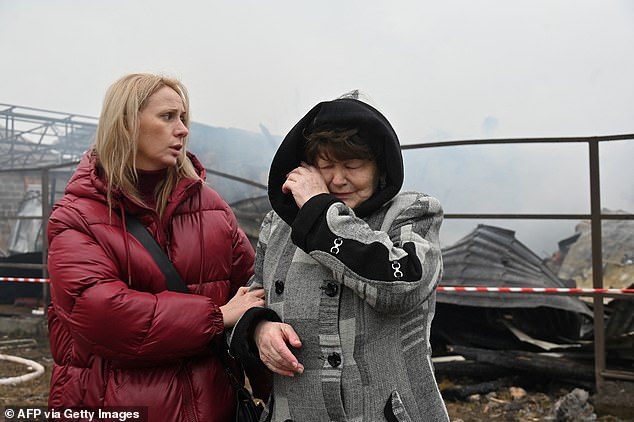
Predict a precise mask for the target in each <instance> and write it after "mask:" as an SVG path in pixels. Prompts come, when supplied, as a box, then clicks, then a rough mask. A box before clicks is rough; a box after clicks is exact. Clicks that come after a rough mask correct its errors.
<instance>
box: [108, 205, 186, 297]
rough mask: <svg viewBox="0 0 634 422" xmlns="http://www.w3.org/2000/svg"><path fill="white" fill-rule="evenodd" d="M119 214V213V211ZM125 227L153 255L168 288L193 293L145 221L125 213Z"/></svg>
mask: <svg viewBox="0 0 634 422" xmlns="http://www.w3.org/2000/svg"><path fill="white" fill-rule="evenodd" d="M117 214H119V213H118V212H117ZM125 227H126V229H127V230H128V233H130V234H132V236H134V237H136V239H137V240H138V241H139V242H141V244H142V245H143V246H144V247H145V249H147V251H148V252H149V253H150V255H152V258H154V261H155V262H156V265H158V267H159V269H160V270H161V272H162V273H163V275H164V276H165V282H166V283H167V289H168V290H171V291H173V292H179V293H191V291H190V290H189V289H188V288H187V285H186V284H185V282H184V281H183V279H182V278H181V276H180V274H179V273H178V271H177V270H176V268H175V267H174V264H172V262H171V261H170V260H169V258H168V257H167V255H165V252H163V249H161V247H160V246H159V244H158V243H157V242H156V239H154V238H153V237H152V235H151V234H150V232H148V231H147V229H146V228H145V226H144V225H143V223H141V222H140V221H139V219H138V218H136V217H135V216H133V215H130V214H126V215H125Z"/></svg>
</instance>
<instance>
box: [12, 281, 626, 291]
mask: <svg viewBox="0 0 634 422" xmlns="http://www.w3.org/2000/svg"><path fill="white" fill-rule="evenodd" d="M0 281H16V282H23V283H48V282H49V281H50V280H49V279H48V278H31V277H0ZM436 290H437V291H439V292H479V293H569V294H570V293H573V294H579V295H586V294H587V295H592V294H600V293H603V294H634V289H587V288H579V287H483V286H439V287H438V288H437V289H436Z"/></svg>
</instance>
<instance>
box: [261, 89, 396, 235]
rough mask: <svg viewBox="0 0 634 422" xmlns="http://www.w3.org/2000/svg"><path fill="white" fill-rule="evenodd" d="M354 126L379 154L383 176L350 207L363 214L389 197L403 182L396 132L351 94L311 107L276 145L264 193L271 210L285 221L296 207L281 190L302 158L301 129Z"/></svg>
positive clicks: (297, 209) (303, 155) (363, 215)
mask: <svg viewBox="0 0 634 422" xmlns="http://www.w3.org/2000/svg"><path fill="white" fill-rule="evenodd" d="M351 128H358V129H359V135H360V136H361V138H362V139H364V140H365V141H366V142H367V143H368V144H369V146H370V148H372V149H373V150H374V151H375V152H377V153H378V155H379V158H378V159H377V164H378V168H379V171H380V172H382V174H383V175H384V176H385V184H382V185H381V186H380V187H379V188H378V189H377V191H376V192H375V193H374V195H372V197H371V198H370V199H368V200H367V201H365V202H363V203H362V204H361V205H359V206H358V207H357V208H355V209H354V212H355V214H356V215H357V216H358V217H361V218H363V217H365V216H367V215H369V214H371V213H372V212H373V211H375V210H377V209H378V208H380V207H381V206H382V205H383V204H385V203H386V202H388V201H389V200H390V199H392V198H393V197H394V196H395V195H396V194H397V193H398V192H399V191H400V189H401V186H402V185H403V157H402V155H401V147H400V144H399V141H398V137H397V136H396V132H395V131H394V129H393V128H392V125H390V122H388V120H387V119H386V118H385V116H383V115H382V114H381V113H380V112H379V111H378V110H376V109H375V108H374V107H372V106H370V105H368V104H366V103H364V102H362V101H359V100H355V99H352V98H342V99H337V100H333V101H325V102H321V103H319V104H317V105H316V106H315V107H313V108H312V109H311V110H310V111H309V112H308V114H306V115H305V116H304V117H303V118H302V119H301V120H300V121H299V122H298V123H297V124H296V125H295V126H294V127H293V128H292V129H291V130H290V132H289V133H288V134H287V135H286V137H285V138H284V140H283V141H282V143H281V145H280V147H279V148H278V150H277V152H276V153H275V156H274V157H273V161H272V163H271V169H270V171H269V182H268V195H269V200H270V201H271V206H272V208H273V210H274V211H275V212H276V213H277V214H278V215H279V216H280V217H281V218H282V219H283V220H284V221H285V222H286V223H287V224H289V225H291V224H292V223H293V221H294V220H295V217H296V216H297V212H298V211H299V208H298V207H297V204H296V203H295V200H294V199H293V195H292V194H290V193H289V194H284V193H282V185H283V184H284V182H285V181H286V175H287V174H288V173H289V172H290V171H291V170H293V169H294V168H296V167H298V166H299V165H300V163H301V162H302V161H306V154H305V152H304V150H305V144H306V138H305V137H304V133H307V132H312V131H314V130H316V129H319V130H321V129H351Z"/></svg>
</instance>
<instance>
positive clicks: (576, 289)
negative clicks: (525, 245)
mask: <svg viewBox="0 0 634 422" xmlns="http://www.w3.org/2000/svg"><path fill="white" fill-rule="evenodd" d="M436 290H437V291H439V292H481V293H577V294H597V293H607V294H629V293H634V289H587V288H580V287H475V286H474V287H467V286H440V287H438V288H437V289H436Z"/></svg>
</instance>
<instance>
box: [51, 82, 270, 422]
mask: <svg viewBox="0 0 634 422" xmlns="http://www.w3.org/2000/svg"><path fill="white" fill-rule="evenodd" d="M188 112H189V101H188V96H187V92H186V90H185V87H184V86H183V85H182V84H181V83H180V82H178V81H176V80H173V79H169V78H165V77H161V76H157V75H149V74H131V75H127V76H124V77H123V78H121V79H120V80H118V81H117V82H115V83H114V84H113V85H112V86H111V87H110V89H109V90H108V92H107V94H106V98H105V101H104V106H103V110H102V113H101V117H100V120H99V126H98V129H97V133H96V138H95V144H94V147H93V148H92V149H91V150H90V151H89V152H88V153H87V154H86V155H85V156H84V158H83V160H82V161H81V163H80V164H79V167H78V168H77V171H76V172H75V174H74V175H73V177H72V178H71V180H70V182H69V183H68V186H67V187H66V192H65V196H64V197H63V198H62V199H61V200H60V201H59V202H58V203H57V204H55V206H54V207H53V211H52V213H51V216H50V220H49V224H48V242H49V255H48V269H49V273H50V279H51V297H52V303H51V305H50V307H49V314H48V320H49V338H50V343H51V350H52V353H53V358H54V360H55V365H54V368H53V374H52V378H51V391H50V397H49V406H50V407H54V408H58V409H66V408H70V407H105V408H108V407H115V406H123V407H127V408H131V407H141V408H146V409H147V410H148V414H149V420H150V421H158V420H160V421H205V422H209V421H223V422H224V421H227V420H230V419H231V418H232V417H233V413H234V411H235V393H234V389H233V387H232V385H231V384H230V381H229V379H228V377H227V375H226V373H225V371H224V368H223V366H222V364H221V362H220V360H219V358H218V357H217V354H216V349H217V348H218V347H223V346H225V344H226V343H225V339H224V332H225V329H226V328H228V327H231V326H233V325H234V324H235V322H236V321H237V320H238V318H239V317H240V316H241V315H242V314H243V313H244V312H245V311H246V310H247V309H249V308H251V307H253V306H261V305H262V304H263V292H262V290H256V291H247V289H246V288H244V287H241V286H243V285H244V284H245V283H246V282H247V280H248V279H249V277H250V276H251V274H252V272H253V260H254V253H253V248H252V247H251V245H250V243H249V242H248V240H247V238H246V236H245V235H244V233H243V232H242V231H241V230H240V229H239V227H238V225H237V222H236V219H235V217H234V215H233V213H232V211H231V209H230V208H229V206H228V205H227V204H226V203H225V202H224V201H223V200H222V199H221V198H220V196H219V195H218V194H217V193H216V192H214V191H213V190H212V189H211V188H209V187H208V186H207V185H206V184H205V183H204V180H205V170H204V168H203V167H202V165H201V164H200V162H199V161H198V160H197V159H196V157H195V156H194V155H192V154H190V153H187V152H186V146H187V135H188V125H189V118H188ZM131 215H133V216H135V217H137V218H138V219H139V220H140V221H141V222H142V223H143V225H144V226H146V227H147V229H148V230H149V232H150V233H151V234H152V236H153V237H154V238H155V239H156V240H157V242H158V243H159V244H160V246H161V247H162V249H163V250H164V251H165V252H166V253H167V255H168V256H169V258H170V260H171V261H172V262H173V263H174V266H175V267H176V269H177V270H178V272H179V273H180V275H181V277H182V279H183V280H184V281H185V282H186V284H187V285H188V287H189V289H190V290H191V292H192V294H184V293H177V292H173V291H170V290H167V288H166V280H165V277H164V276H163V273H162V272H161V271H160V270H159V268H158V266H157V265H156V263H155V262H154V260H153V258H152V257H151V255H150V254H149V253H148V251H147V250H146V249H145V248H144V247H143V246H142V245H141V244H140V243H139V242H138V241H137V239H136V238H135V237H133V236H132V235H131V234H130V233H128V232H127V231H126V228H125V217H126V216H131ZM106 410H108V409H106Z"/></svg>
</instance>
